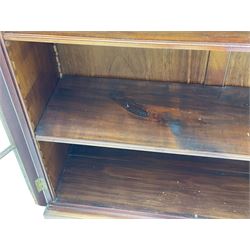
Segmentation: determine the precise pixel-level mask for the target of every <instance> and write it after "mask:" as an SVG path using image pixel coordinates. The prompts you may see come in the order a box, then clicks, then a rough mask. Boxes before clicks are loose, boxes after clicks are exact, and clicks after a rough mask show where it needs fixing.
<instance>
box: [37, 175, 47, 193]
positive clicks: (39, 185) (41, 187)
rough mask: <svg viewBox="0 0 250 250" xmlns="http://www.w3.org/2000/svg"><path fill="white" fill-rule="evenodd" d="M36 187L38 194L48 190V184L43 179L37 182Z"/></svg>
mask: <svg viewBox="0 0 250 250" xmlns="http://www.w3.org/2000/svg"><path fill="white" fill-rule="evenodd" d="M35 185H36V189H37V191H38V193H40V192H41V191H44V190H46V189H47V184H46V182H45V180H44V179H43V178H37V179H36V180H35Z"/></svg>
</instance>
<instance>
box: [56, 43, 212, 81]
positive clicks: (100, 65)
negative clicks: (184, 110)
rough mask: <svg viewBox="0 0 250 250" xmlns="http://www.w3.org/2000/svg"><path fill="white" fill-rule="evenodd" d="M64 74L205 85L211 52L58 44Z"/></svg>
mask: <svg viewBox="0 0 250 250" xmlns="http://www.w3.org/2000/svg"><path fill="white" fill-rule="evenodd" d="M57 50H58V56H59V61H60V65H61V71H62V73H63V74H65V75H83V76H99V77H114V78H128V79H141V80H157V81H174V82H186V83H203V82H204V77H205V73H206V67H207V58H208V51H191V50H166V49H143V48H115V47H104V46H81V45H62V44H60V45H57Z"/></svg>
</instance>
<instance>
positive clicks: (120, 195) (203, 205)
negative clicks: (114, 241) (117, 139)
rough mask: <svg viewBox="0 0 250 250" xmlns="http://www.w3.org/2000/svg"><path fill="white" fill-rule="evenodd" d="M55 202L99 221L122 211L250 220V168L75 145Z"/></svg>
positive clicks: (228, 162)
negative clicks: (87, 212)
mask: <svg viewBox="0 0 250 250" xmlns="http://www.w3.org/2000/svg"><path fill="white" fill-rule="evenodd" d="M55 203H56V204H64V205H63V206H65V204H67V205H68V206H71V207H74V206H76V207H78V210H79V209H80V210H81V209H83V211H86V209H87V210H88V211H92V214H93V213H95V212H94V211H97V214H99V216H100V214H102V213H104V214H105V213H106V215H107V212H109V215H110V214H112V213H113V215H115V213H116V212H115V210H116V209H117V210H119V214H122V215H123V216H126V214H127V215H129V214H133V212H134V213H138V214H137V217H138V215H141V216H149V217H150V216H151V217H157V216H160V217H170V218H182V217H191V218H250V211H249V167H248V163H247V162H243V161H232V160H221V159H211V158H201V157H190V156H189V157H188V156H174V155H168V154H159V153H148V152H140V153H138V152H136V151H131V150H118V149H104V148H96V147H83V146H74V147H73V149H72V151H71V153H70V155H69V157H68V159H67V161H66V165H65V169H64V172H63V174H62V176H61V179H60V181H59V185H58V188H57V198H56V202H55ZM76 210H77V209H76ZM122 210H124V211H123V212H121V211H122ZM125 210H126V211H127V212H126V211H125ZM57 212H58V211H57ZM140 213H142V214H140Z"/></svg>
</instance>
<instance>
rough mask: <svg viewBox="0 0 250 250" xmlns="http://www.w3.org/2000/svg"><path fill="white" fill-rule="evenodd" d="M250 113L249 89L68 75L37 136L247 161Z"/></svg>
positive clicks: (58, 140) (49, 105)
mask: <svg viewBox="0 0 250 250" xmlns="http://www.w3.org/2000/svg"><path fill="white" fill-rule="evenodd" d="M248 117H249V92H248V91H245V89H244V88H237V87H227V88H221V87H212V86H206V87H203V86H201V85H187V84H177V83H169V84H168V83H162V82H150V81H132V80H121V79H109V78H106V79H105V78H85V77H73V76H67V77H64V78H63V79H62V80H61V81H60V82H59V84H58V87H57V89H56V91H55V93H54V95H53V97H52V98H51V100H50V102H49V104H48V106H47V109H46V110H45V112H44V114H43V116H42V118H41V120H40V123H39V125H38V127H37V129H36V138H37V139H38V140H40V141H54V142H66V143H76V144H87V145H98V146H107V147H116V148H130V149H139V150H146V151H156V152H171V153H177V154H191V155H202V156H212V157H221V158H237V159H249V158H250V146H249V145H250V140H249V139H250V137H249V133H250V131H249V121H248Z"/></svg>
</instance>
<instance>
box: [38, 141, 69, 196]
mask: <svg viewBox="0 0 250 250" xmlns="http://www.w3.org/2000/svg"><path fill="white" fill-rule="evenodd" d="M38 145H39V150H40V154H41V157H42V160H43V164H44V168H45V170H46V173H47V176H48V179H49V182H50V184H51V186H52V188H53V191H54V192H55V190H56V186H57V184H58V179H59V176H60V175H61V173H62V170H63V167H64V161H65V160H66V158H67V151H68V147H69V145H67V144H63V143H52V142H38Z"/></svg>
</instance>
